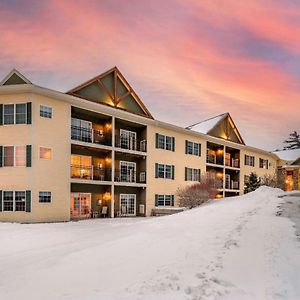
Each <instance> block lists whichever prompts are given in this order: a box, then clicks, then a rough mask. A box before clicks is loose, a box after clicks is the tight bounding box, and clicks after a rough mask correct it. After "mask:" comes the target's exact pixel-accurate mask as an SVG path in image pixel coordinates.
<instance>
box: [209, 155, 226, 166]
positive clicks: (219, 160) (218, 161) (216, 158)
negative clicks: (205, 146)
mask: <svg viewBox="0 0 300 300" xmlns="http://www.w3.org/2000/svg"><path fill="white" fill-rule="evenodd" d="M206 162H207V163H209V164H214V165H222V166H223V164H224V160H223V156H222V155H213V154H207V155H206Z"/></svg>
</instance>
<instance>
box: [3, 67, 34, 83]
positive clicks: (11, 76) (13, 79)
mask: <svg viewBox="0 0 300 300" xmlns="http://www.w3.org/2000/svg"><path fill="white" fill-rule="evenodd" d="M13 84H32V83H31V82H30V80H28V79H27V78H26V77H25V76H24V75H22V74H21V73H20V72H19V71H18V70H16V69H12V70H11V71H10V72H9V73H8V74H7V75H6V76H5V77H4V78H3V79H2V80H1V82H0V85H13Z"/></svg>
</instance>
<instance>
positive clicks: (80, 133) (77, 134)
mask: <svg viewBox="0 0 300 300" xmlns="http://www.w3.org/2000/svg"><path fill="white" fill-rule="evenodd" d="M71 138H72V140H77V141H81V142H87V143H92V142H93V128H92V122H89V121H85V120H80V119H76V118H72V126H71Z"/></svg>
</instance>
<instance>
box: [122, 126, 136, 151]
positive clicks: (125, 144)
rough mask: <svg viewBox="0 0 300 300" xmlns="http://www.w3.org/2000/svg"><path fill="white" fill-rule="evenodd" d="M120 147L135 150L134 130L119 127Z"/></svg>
mask: <svg viewBox="0 0 300 300" xmlns="http://www.w3.org/2000/svg"><path fill="white" fill-rule="evenodd" d="M120 147H121V148H123V149H128V150H136V132H134V131H129V130H125V129H120Z"/></svg>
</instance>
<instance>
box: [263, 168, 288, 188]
mask: <svg viewBox="0 0 300 300" xmlns="http://www.w3.org/2000/svg"><path fill="white" fill-rule="evenodd" d="M279 172H280V170H279V171H278V173H276V172H274V173H273V174H266V175H264V176H263V177H261V185H266V186H269V187H273V188H280V189H282V188H283V187H284V177H283V176H280V175H281V174H279Z"/></svg>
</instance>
